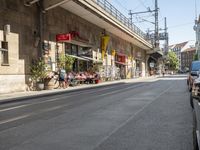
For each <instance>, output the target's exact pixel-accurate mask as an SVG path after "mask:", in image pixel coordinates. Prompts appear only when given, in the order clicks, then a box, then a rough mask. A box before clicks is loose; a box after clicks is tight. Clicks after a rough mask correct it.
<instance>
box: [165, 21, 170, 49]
mask: <svg viewBox="0 0 200 150" xmlns="http://www.w3.org/2000/svg"><path fill="white" fill-rule="evenodd" d="M164 31H165V48H164V50H165V53H167V52H168V46H169V37H168V33H167V18H166V17H165V29H164Z"/></svg>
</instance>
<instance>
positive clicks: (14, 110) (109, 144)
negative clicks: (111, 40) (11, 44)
mask: <svg viewBox="0 0 200 150" xmlns="http://www.w3.org/2000/svg"><path fill="white" fill-rule="evenodd" d="M185 79H186V75H173V76H171V75H170V76H168V75H166V76H164V77H160V78H157V79H151V80H147V81H140V82H134V83H131V82H129V83H126V82H124V83H119V84H114V85H110V86H102V87H99V88H93V89H85V90H82V91H72V92H68V93H61V94H59V95H51V96H45V97H39V98H32V99H29V100H28V101H18V102H13V103H7V104H3V105H0V149H2V150H7V149H9V150H55V149H58V150H191V149H192V111H191V108H190V106H189V92H188V91H187V86H186V80H185Z"/></svg>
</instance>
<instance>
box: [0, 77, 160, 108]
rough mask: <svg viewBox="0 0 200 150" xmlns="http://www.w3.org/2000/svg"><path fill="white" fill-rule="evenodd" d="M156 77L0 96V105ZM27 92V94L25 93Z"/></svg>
mask: <svg viewBox="0 0 200 150" xmlns="http://www.w3.org/2000/svg"><path fill="white" fill-rule="evenodd" d="M156 78H157V77H145V78H138V79H125V80H120V81H109V82H107V83H106V82H104V83H100V84H96V85H91V86H83V87H79V88H74V89H73V88H72V89H60V90H46V91H45V90H44V91H43V93H39V92H40V91H35V92H34V93H29V92H25V93H23V94H21V95H19V96H17V97H14V96H13V97H10V98H6V96H4V98H1V97H0V105H3V104H8V103H14V102H21V101H26V100H31V99H33V98H41V97H45V96H52V95H59V94H63V93H71V92H77V91H84V90H89V89H97V88H101V87H108V86H112V85H121V84H126V83H134V84H136V83H138V82H142V81H146V80H150V79H156ZM27 94H28V95H27Z"/></svg>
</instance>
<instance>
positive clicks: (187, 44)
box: [169, 41, 194, 70]
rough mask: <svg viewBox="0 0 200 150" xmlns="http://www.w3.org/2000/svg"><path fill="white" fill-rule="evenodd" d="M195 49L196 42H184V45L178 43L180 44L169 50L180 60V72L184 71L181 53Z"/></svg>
mask: <svg viewBox="0 0 200 150" xmlns="http://www.w3.org/2000/svg"><path fill="white" fill-rule="evenodd" d="M191 47H194V41H186V42H182V43H178V44H174V45H170V46H169V49H170V50H171V51H173V52H174V53H175V54H176V56H177V58H178V68H179V70H182V65H181V63H182V61H181V52H183V51H184V50H186V49H188V48H191Z"/></svg>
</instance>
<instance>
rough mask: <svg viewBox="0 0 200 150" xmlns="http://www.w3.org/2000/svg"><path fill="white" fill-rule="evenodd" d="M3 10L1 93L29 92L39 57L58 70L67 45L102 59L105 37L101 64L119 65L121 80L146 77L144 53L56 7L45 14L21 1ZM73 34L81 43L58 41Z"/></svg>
mask: <svg viewBox="0 0 200 150" xmlns="http://www.w3.org/2000/svg"><path fill="white" fill-rule="evenodd" d="M0 9H1V11H0V14H1V15H0V42H1V44H0V53H1V57H0V61H1V64H0V82H1V85H0V93H5V92H12V91H24V90H26V89H27V84H28V83H29V77H30V65H31V64H32V61H33V60H34V59H37V58H39V57H43V58H45V60H46V62H47V63H49V65H50V68H51V70H52V71H56V65H57V64H56V63H57V57H58V55H60V54H62V53H64V54H65V53H66V45H69V44H70V45H71V46H73V45H75V46H76V47H77V51H79V49H83V48H84V47H87V48H88V49H89V50H90V51H92V55H94V53H95V55H96V56H98V57H99V58H97V57H96V56H95V57H96V59H101V57H102V56H101V42H102V36H105V35H106V36H109V42H108V46H107V51H106V58H104V59H103V60H102V61H103V62H102V65H104V66H105V65H106V66H110V67H111V68H112V67H114V66H117V67H118V68H119V69H120V72H121V73H120V74H121V77H122V78H131V77H135V76H145V74H146V69H147V67H146V66H147V64H146V51H145V50H143V49H141V48H139V47H137V46H135V45H134V43H130V42H127V41H125V40H123V39H121V38H120V37H118V36H115V35H113V34H111V33H109V32H107V31H105V29H103V28H101V27H99V26H97V25H94V24H92V23H90V22H88V21H86V20H84V19H82V18H81V17H79V16H77V15H75V14H73V13H71V12H69V11H67V10H66V9H63V8H61V7H56V8H54V9H51V10H49V11H47V12H45V13H43V12H41V6H40V5H39V4H37V3H35V4H33V5H32V6H26V5H25V4H24V2H23V1H21V0H15V1H12V0H2V3H1V5H0ZM72 33H73V34H74V33H76V36H77V37H78V40H77V39H74V40H71V41H57V39H56V36H57V35H59V34H70V35H72ZM102 34H103V35H102ZM80 39H82V41H80ZM5 43H6V44H5ZM5 45H7V47H6V46H5ZM113 51H115V54H114V55H113V53H112V52H113ZM7 54H8V55H7ZM76 57H79V56H76ZM117 57H118V58H120V61H117V60H116V58H117ZM6 58H7V59H8V61H7V62H6ZM91 58H94V56H91ZM121 60H123V61H121Z"/></svg>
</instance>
